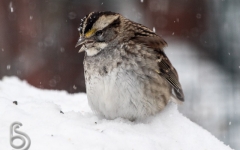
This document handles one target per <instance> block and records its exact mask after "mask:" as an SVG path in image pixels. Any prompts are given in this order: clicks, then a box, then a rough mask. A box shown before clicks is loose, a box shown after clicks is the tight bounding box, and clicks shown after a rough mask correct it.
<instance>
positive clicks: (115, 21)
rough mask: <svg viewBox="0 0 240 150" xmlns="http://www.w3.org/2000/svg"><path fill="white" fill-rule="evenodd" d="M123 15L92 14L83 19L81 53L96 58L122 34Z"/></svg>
mask: <svg viewBox="0 0 240 150" xmlns="http://www.w3.org/2000/svg"><path fill="white" fill-rule="evenodd" d="M120 26H121V15H120V14H118V13H114V12H109V11H106V12H92V13H90V14H88V15H86V16H85V17H84V18H83V19H81V24H80V27H79V34H80V38H79V40H78V42H77V44H76V47H77V46H80V50H79V52H83V51H86V52H87V55H88V56H94V55H96V54H98V53H99V52H100V51H102V50H103V49H104V48H105V47H107V46H108V45H109V44H111V42H112V41H113V40H114V39H116V38H117V37H118V36H119V32H121V31H120V30H121V29H120V28H121V27H120Z"/></svg>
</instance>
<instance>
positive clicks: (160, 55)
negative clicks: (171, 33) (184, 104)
mask: <svg viewBox="0 0 240 150" xmlns="http://www.w3.org/2000/svg"><path fill="white" fill-rule="evenodd" d="M143 35H144V34H141V35H136V36H135V38H134V41H136V42H138V43H142V44H144V45H146V46H147V47H149V48H152V49H154V51H155V52H156V53H157V60H156V61H157V63H158V66H159V70H157V72H158V73H159V75H160V76H162V77H163V78H165V79H166V80H167V81H168V82H169V83H170V85H171V86H172V87H173V89H174V93H175V95H176V97H177V98H178V99H179V100H181V101H184V94H183V90H182V87H181V84H180V83H179V80H178V74H177V71H176V69H175V68H174V67H173V66H172V64H171V62H170V61H169V59H168V57H167V56H166V54H165V53H164V51H163V47H165V46H166V45H167V43H166V42H165V41H164V40H163V39H162V38H161V37H159V36H157V35H153V34H152V35H151V36H143Z"/></svg>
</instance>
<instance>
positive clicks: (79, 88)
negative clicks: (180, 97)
mask: <svg viewBox="0 0 240 150" xmlns="http://www.w3.org/2000/svg"><path fill="white" fill-rule="evenodd" d="M239 8H240V1H239V0H211V1H209V0H131V1H128V0H121V1H117V0H99V1H98V0H88V1H84V0H1V1H0V78H2V77H4V76H18V77H19V78H20V79H23V80H27V81H28V82H29V83H30V84H32V85H33V86H35V87H38V88H42V89H56V90H66V91H68V92H69V93H78V92H85V82H84V75H83V57H84V54H83V53H81V54H78V49H76V48H75V44H76V42H77V40H78V35H79V33H78V30H77V28H78V27H79V24H80V19H81V18H83V17H84V16H85V15H86V14H88V13H90V12H92V11H105V10H110V11H114V12H119V13H121V14H122V15H124V16H125V17H127V18H129V19H131V20H133V21H136V22H139V23H142V24H144V25H145V26H147V27H149V28H150V29H153V30H155V31H156V33H157V34H158V35H160V36H162V37H163V38H164V39H165V40H166V41H167V42H168V47H167V48H166V49H165V51H166V53H167V55H168V56H169V57H170V60H171V61H172V63H173V65H174V66H175V67H176V69H177V70H178V73H179V76H180V82H181V83H182V86H183V89H184V93H185V96H186V101H185V103H184V104H183V105H182V106H179V110H180V112H181V113H183V114H184V115H185V116H187V117H188V118H190V119H191V120H192V121H193V122H196V123H197V124H199V125H201V126H202V127H203V128H205V129H207V130H208V131H210V132H211V133H212V134H213V135H214V136H216V137H217V138H218V139H220V140H222V141H223V142H224V143H225V144H226V145H230V147H231V148H234V149H240V108H239V107H240V49H239V47H240V9H239Z"/></svg>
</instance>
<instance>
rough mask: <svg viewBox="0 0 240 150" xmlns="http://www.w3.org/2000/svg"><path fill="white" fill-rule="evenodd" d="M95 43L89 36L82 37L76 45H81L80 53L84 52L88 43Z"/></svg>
mask: <svg viewBox="0 0 240 150" xmlns="http://www.w3.org/2000/svg"><path fill="white" fill-rule="evenodd" d="M90 43H93V40H91V39H89V38H84V37H80V38H79V40H78V42H77V44H76V46H75V47H78V46H81V48H80V50H79V51H78V53H81V52H83V51H84V50H85V49H86V45H88V44H90Z"/></svg>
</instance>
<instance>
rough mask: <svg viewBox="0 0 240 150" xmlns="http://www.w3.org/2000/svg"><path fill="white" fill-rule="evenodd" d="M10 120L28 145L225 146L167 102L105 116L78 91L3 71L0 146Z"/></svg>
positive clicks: (38, 148) (77, 149)
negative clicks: (143, 114) (132, 113)
mask: <svg viewBox="0 0 240 150" xmlns="http://www.w3.org/2000/svg"><path fill="white" fill-rule="evenodd" d="M13 101H17V102H18V105H15V104H13ZM60 110H61V111H62V112H63V113H64V114H62V113H60ZM15 121H19V122H21V123H22V124H23V126H21V127H20V128H19V131H22V132H24V133H26V134H27V135H28V136H29V137H30V139H31V146H30V149H29V150H66V149H67V150H102V149H104V150H118V149H119V150H128V149H129V150H231V148H230V147H229V146H226V145H224V144H223V142H221V141H219V140H218V139H216V138H215V137H214V136H213V135H211V134H210V133H209V132H208V131H206V130H205V129H203V128H201V127H200V126H198V125H196V124H195V123H193V122H191V121H190V120H189V119H188V118H186V117H184V116H183V115H182V114H180V113H179V112H178V110H177V106H176V105H175V104H173V103H169V105H168V106H167V107H166V108H165V109H164V110H163V111H162V112H161V113H159V114H158V115H156V116H152V117H149V118H148V119H145V120H138V121H135V122H131V121H128V120H125V119H122V118H118V119H115V120H106V119H104V118H99V117H98V116H96V115H95V114H94V113H93V112H92V111H91V109H90V108H89V106H88V102H87V97H86V94H84V93H79V94H68V93H67V92H65V91H53V90H42V89H37V88H35V87H32V86H30V85H29V84H28V83H26V82H25V81H20V80H19V79H18V78H16V77H4V78H3V79H2V80H1V81H0V150H7V149H13V148H12V147H11V146H10V143H9V141H10V125H11V124H12V123H13V122H15ZM206 121H207V120H206ZM14 142H15V143H17V142H18V143H20V142H19V141H14Z"/></svg>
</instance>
